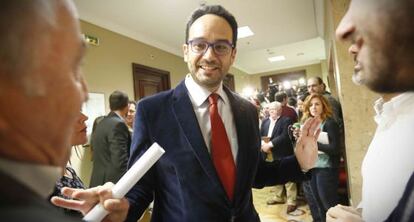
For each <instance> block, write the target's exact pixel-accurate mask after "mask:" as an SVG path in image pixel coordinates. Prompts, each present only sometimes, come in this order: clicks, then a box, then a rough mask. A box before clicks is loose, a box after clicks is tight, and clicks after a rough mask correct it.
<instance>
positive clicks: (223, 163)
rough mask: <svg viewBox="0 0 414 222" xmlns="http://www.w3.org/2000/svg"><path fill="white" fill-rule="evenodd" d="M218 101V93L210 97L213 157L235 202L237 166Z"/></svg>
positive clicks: (217, 169)
mask: <svg viewBox="0 0 414 222" xmlns="http://www.w3.org/2000/svg"><path fill="white" fill-rule="evenodd" d="M217 99H218V95H217V94H216V93H212V94H211V95H210V96H209V97H208V101H209V103H210V107H209V111H210V121H211V157H212V159H213V163H214V166H215V167H216V171H217V174H218V175H219V177H220V180H221V184H222V185H223V187H224V189H225V190H226V193H227V196H228V197H229V199H230V200H233V193H234V183H235V181H236V166H235V164H234V160H233V155H232V153H231V146H230V142H229V139H228V137H227V133H226V129H225V128H224V124H223V121H222V120H221V117H220V114H219V112H218V107H217Z"/></svg>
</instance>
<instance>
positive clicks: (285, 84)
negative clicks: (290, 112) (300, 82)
mask: <svg viewBox="0 0 414 222" xmlns="http://www.w3.org/2000/svg"><path fill="white" fill-rule="evenodd" d="M283 88H284V89H290V88H292V84H291V83H290V82H289V81H284V82H283Z"/></svg>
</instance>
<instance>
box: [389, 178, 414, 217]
mask: <svg viewBox="0 0 414 222" xmlns="http://www.w3.org/2000/svg"><path fill="white" fill-rule="evenodd" d="M413 209H414V173H413V174H411V177H410V180H409V181H408V183H407V185H406V187H405V190H404V193H403V195H402V197H401V199H400V201H399V202H398V205H397V206H396V207H395V208H394V210H393V211H392V212H391V214H390V216H388V218H387V219H386V220H385V222H409V221H414V210H413Z"/></svg>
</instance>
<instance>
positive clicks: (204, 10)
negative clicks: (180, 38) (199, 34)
mask: <svg viewBox="0 0 414 222" xmlns="http://www.w3.org/2000/svg"><path fill="white" fill-rule="evenodd" d="M207 14H212V15H217V16H219V17H221V18H223V19H225V20H226V21H227V22H228V23H229V25H230V27H231V30H232V32H233V40H232V41H233V42H232V44H233V47H236V43H237V22H236V19H235V18H234V16H233V15H232V14H231V13H230V12H228V11H227V10H226V9H225V8H223V6H221V5H202V6H201V7H199V8H197V9H196V10H195V11H194V12H193V13H192V14H191V16H190V18H189V20H188V21H187V26H186V29H185V43H188V35H189V31H190V27H191V25H193V23H194V22H195V21H196V20H197V19H198V18H200V17H202V16H203V15H207Z"/></svg>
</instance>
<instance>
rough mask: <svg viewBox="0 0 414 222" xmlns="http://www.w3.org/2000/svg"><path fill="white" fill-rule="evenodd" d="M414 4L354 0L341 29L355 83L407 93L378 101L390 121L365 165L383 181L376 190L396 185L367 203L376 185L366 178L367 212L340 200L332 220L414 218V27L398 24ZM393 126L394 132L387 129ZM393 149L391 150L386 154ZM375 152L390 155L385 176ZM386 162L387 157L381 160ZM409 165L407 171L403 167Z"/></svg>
mask: <svg viewBox="0 0 414 222" xmlns="http://www.w3.org/2000/svg"><path fill="white" fill-rule="evenodd" d="M413 10H414V2H413V1H411V0H398V1H393V0H384V1H374V0H363V1H362V0H353V1H352V2H351V5H350V7H349V9H348V11H347V13H346V14H345V16H344V17H343V18H342V21H341V23H340V24H339V26H338V28H337V30H336V35H337V38H338V39H339V40H342V41H347V42H350V43H351V45H350V47H349V50H348V51H349V53H350V54H351V56H352V57H353V59H354V61H355V67H354V69H355V70H354V74H353V76H352V78H353V80H354V82H355V83H357V84H358V85H365V86H367V87H368V88H369V89H371V90H373V91H375V92H380V93H383V94H384V93H385V94H393V93H402V94H401V95H399V96H397V97H394V98H392V99H391V100H389V101H387V102H385V103H380V104H378V105H379V106H376V107H377V108H382V109H377V110H381V111H382V112H380V113H379V116H378V117H380V118H376V119H377V120H380V122H381V123H380V124H381V125H382V124H384V125H386V127H381V128H383V129H380V125H379V126H378V129H377V132H376V136H375V137H374V140H376V139H378V140H381V141H382V144H381V143H379V146H378V147H380V148H381V147H382V149H380V150H377V149H376V150H371V147H370V148H369V149H368V152H367V154H366V157H365V158H366V159H367V160H365V159H364V162H363V166H362V171H363V172H364V174H363V175H362V176H363V178H364V180H363V182H364V183H365V177H367V180H371V179H372V178H376V179H380V180H381V181H383V182H380V183H379V184H376V185H375V189H374V190H376V189H377V188H379V186H381V187H382V186H394V188H392V189H388V190H387V192H385V193H384V192H380V193H379V194H378V195H377V198H378V200H377V201H376V202H375V203H373V204H372V201H371V200H367V201H369V202H370V203H371V204H367V203H366V201H365V200H364V195H366V194H365V192H368V193H371V192H372V191H371V190H367V189H372V187H369V188H368V187H366V186H365V184H363V189H362V193H363V194H362V196H363V198H362V207H363V209H362V215H361V212H359V211H357V210H356V209H355V208H354V207H346V206H341V205H338V206H336V207H334V208H331V209H330V210H329V211H328V213H327V221H342V222H347V221H352V222H354V221H368V222H370V221H375V222H376V221H387V222H397V221H398V222H411V221H414V173H413V171H414V170H413V167H414V166H413V161H412V160H411V157H412V156H413V154H412V152H413V145H412V142H413V140H412V135H413V133H414V127H413V126H414V124H413V114H412V110H413V108H412V107H413V104H414V102H413V95H412V92H409V91H414V74H413V73H414V44H413V40H414V30H413V29H400V28H399V27H404V26H407V25H408V26H409V25H410V24H412V21H413V20H414V14H413V13H412V12H413ZM367 15H369V19H368V20H367ZM396 24H398V25H396ZM396 43H398V44H396ZM385 100H388V99H385ZM382 114H384V115H382ZM392 132H394V133H393V134H391V135H386V134H384V133H392ZM383 135H384V137H383ZM387 144H389V145H387ZM399 149H400V150H399ZM401 149H404V150H401ZM398 150H399V151H398ZM394 151H395V152H394ZM390 152H391V153H392V154H391V155H388V156H387V154H388V153H390ZM401 152H402V153H403V155H405V157H403V158H402V159H399V158H398V157H397V156H396V155H397V154H401ZM374 156H375V157H376V156H378V157H380V158H381V157H382V158H384V159H385V163H386V164H384V165H383V166H382V167H384V168H385V169H386V170H387V172H389V173H384V172H381V175H382V178H380V177H378V175H375V172H374V171H372V170H376V169H375V166H371V164H372V163H373V157H374ZM393 157H395V159H393ZM407 160H411V161H409V162H408V161H407ZM381 162H384V161H382V160H381V159H380V160H378V163H381ZM371 167H372V168H371ZM369 168H371V169H370V170H369V171H367V170H368V169H369ZM404 168H405V170H404V171H402V170H399V169H404ZM378 170H380V169H378ZM410 173H411V174H410ZM410 175H411V176H410ZM370 178H371V179H370ZM404 186H405V190H404V191H403V189H404ZM397 187H398V188H397ZM398 199H399V201H398ZM368 208H371V209H368Z"/></svg>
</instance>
